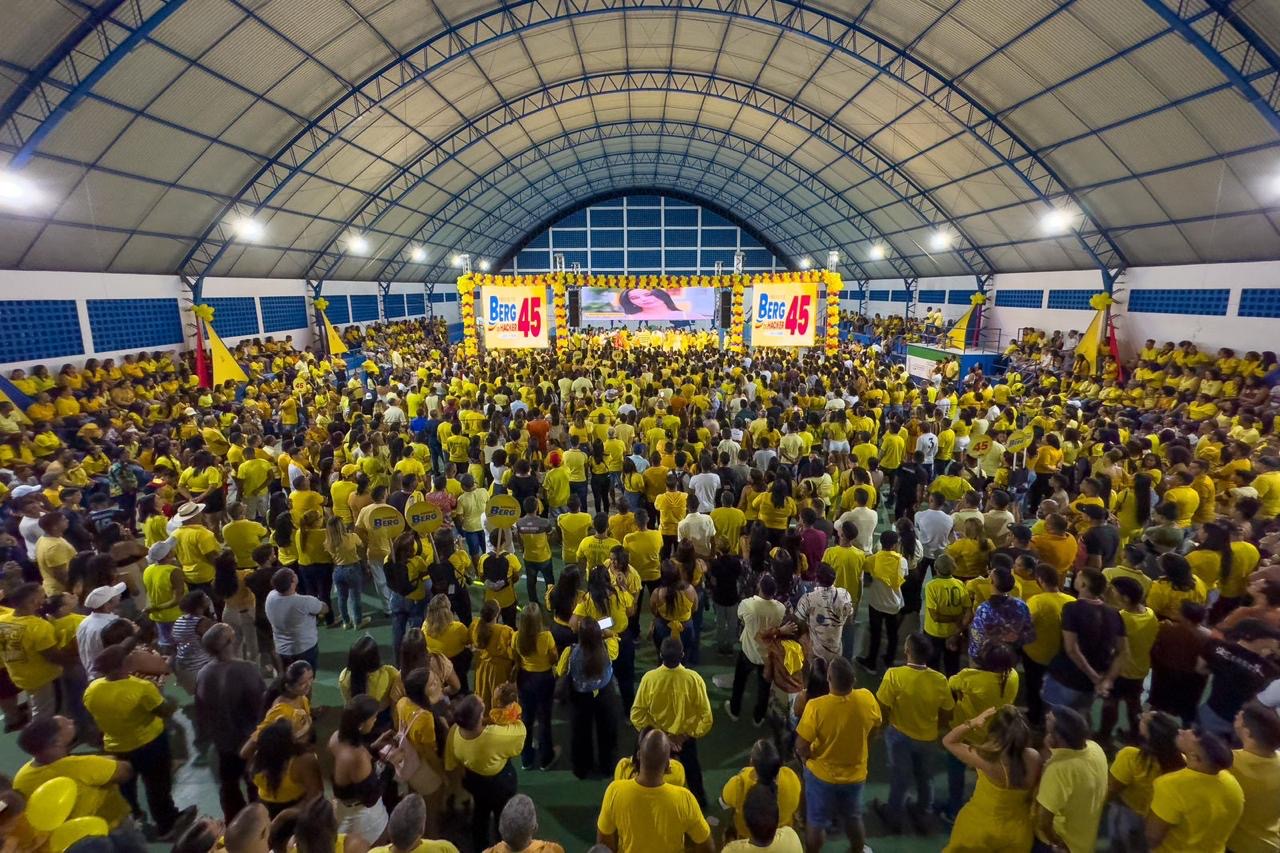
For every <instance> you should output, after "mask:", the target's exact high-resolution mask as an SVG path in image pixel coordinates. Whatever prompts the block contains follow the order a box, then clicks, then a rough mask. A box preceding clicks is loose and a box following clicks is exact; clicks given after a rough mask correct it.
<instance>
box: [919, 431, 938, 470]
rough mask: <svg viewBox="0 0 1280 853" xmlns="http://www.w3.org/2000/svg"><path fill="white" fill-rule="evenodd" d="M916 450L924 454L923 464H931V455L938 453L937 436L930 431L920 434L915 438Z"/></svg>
mask: <svg viewBox="0 0 1280 853" xmlns="http://www.w3.org/2000/svg"><path fill="white" fill-rule="evenodd" d="M916 450H917V451H919V452H920V453H923V454H924V460H923V461H924V464H925V465H932V464H933V457H934V456H935V455H937V453H938V437H937V436H936V435H934V434H933V433H931V432H926V433H923V434H921V436H920V437H919V438H917V439H916Z"/></svg>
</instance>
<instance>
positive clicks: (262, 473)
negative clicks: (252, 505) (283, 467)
mask: <svg viewBox="0 0 1280 853" xmlns="http://www.w3.org/2000/svg"><path fill="white" fill-rule="evenodd" d="M273 473H275V468H274V466H272V464H271V463H270V462H268V461H267V460H266V459H256V458H255V459H246V460H245V461H243V462H241V463H240V467H239V468H237V469H236V478H237V479H239V480H240V496H241V497H245V498H252V497H258V496H259V495H265V494H266V493H267V486H268V484H270V482H271V475H272V474H273Z"/></svg>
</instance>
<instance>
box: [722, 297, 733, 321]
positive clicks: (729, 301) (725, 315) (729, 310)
mask: <svg viewBox="0 0 1280 853" xmlns="http://www.w3.org/2000/svg"><path fill="white" fill-rule="evenodd" d="M732 325H733V294H732V293H730V292H729V291H728V290H722V291H720V328H722V329H727V328H729V327H730V326H732Z"/></svg>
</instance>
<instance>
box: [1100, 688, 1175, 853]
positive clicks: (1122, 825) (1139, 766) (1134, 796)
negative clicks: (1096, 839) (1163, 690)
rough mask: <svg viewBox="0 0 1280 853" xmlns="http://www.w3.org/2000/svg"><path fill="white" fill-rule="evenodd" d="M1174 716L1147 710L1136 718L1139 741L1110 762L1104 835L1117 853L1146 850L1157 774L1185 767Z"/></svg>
mask: <svg viewBox="0 0 1280 853" xmlns="http://www.w3.org/2000/svg"><path fill="white" fill-rule="evenodd" d="M1179 728H1181V722H1180V721H1179V720H1178V718H1177V717H1175V716H1173V715H1171V714H1166V713H1164V712H1163V711H1147V712H1146V713H1144V714H1143V715H1142V716H1141V717H1139V718H1138V744H1137V745H1136V746H1126V747H1123V748H1122V749H1121V750H1120V751H1119V752H1117V753H1116V757H1115V759H1114V760H1112V762H1111V773H1110V774H1109V776H1108V779H1109V782H1108V786H1107V799H1108V800H1110V801H1111V808H1110V809H1109V810H1108V814H1107V827H1108V832H1107V837H1108V838H1109V839H1110V842H1111V849H1112V850H1116V851H1119V853H1141V851H1145V850H1146V849H1147V843H1146V837H1145V828H1146V822H1147V814H1148V813H1149V812H1150V811H1151V795H1152V793H1153V789H1154V786H1155V781H1156V779H1157V778H1158V777H1160V776H1163V775H1164V774H1166V773H1172V772H1174V771H1175V770H1181V769H1182V768H1183V767H1186V766H1187V763H1186V760H1185V759H1183V757H1182V751H1181V750H1180V749H1178V744H1177V738H1178V729H1179Z"/></svg>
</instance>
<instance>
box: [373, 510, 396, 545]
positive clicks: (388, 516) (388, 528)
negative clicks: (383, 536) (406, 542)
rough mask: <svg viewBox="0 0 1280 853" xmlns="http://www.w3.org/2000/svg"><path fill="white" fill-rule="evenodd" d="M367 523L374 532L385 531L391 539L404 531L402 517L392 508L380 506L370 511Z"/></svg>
mask: <svg viewBox="0 0 1280 853" xmlns="http://www.w3.org/2000/svg"><path fill="white" fill-rule="evenodd" d="M369 523H370V524H371V525H372V526H373V528H374V529H375V530H378V531H385V532H386V533H387V535H388V536H390V537H391V538H392V539H394V538H395V537H397V536H399V535H400V534H401V533H402V532H403V531H404V516H402V515H401V514H400V511H399V510H398V509H396V508H395V507H393V506H380V507H378V508H377V509H374V510H370V512H369Z"/></svg>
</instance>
